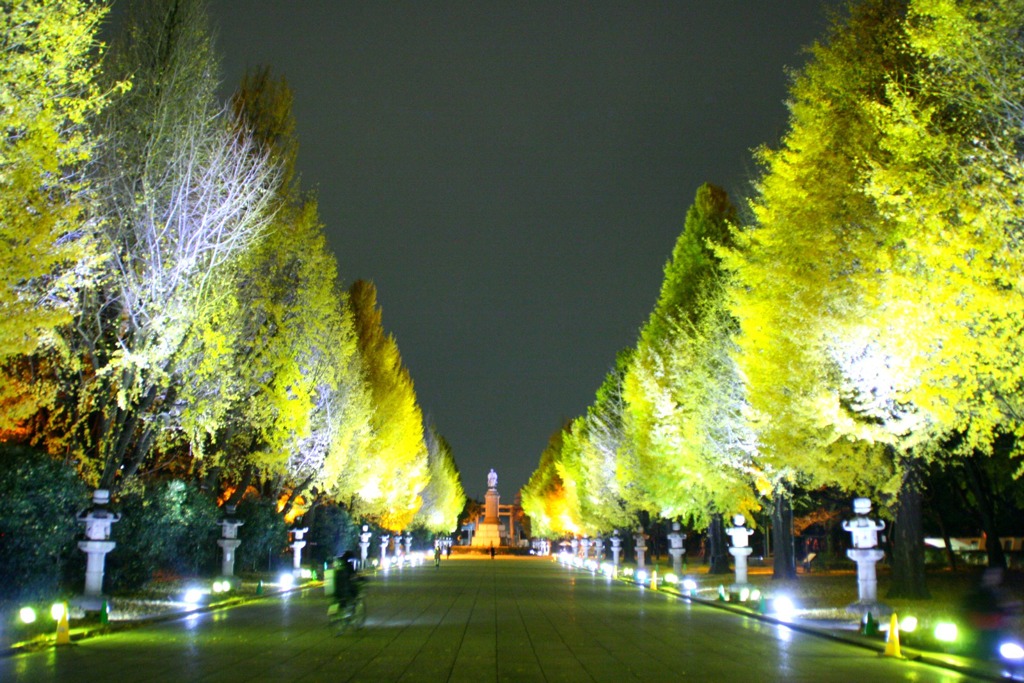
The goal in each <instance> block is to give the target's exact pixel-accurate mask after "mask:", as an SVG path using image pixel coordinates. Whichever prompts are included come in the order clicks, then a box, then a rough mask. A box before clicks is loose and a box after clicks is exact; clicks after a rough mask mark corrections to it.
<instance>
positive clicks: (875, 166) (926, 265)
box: [523, 0, 1024, 597]
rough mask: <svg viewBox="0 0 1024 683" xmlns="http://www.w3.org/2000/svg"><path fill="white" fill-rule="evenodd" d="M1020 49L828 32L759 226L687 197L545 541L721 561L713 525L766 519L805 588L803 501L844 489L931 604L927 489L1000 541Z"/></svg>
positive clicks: (917, 21) (955, 19) (871, 10)
mask: <svg viewBox="0 0 1024 683" xmlns="http://www.w3.org/2000/svg"><path fill="white" fill-rule="evenodd" d="M1022 29H1024V2H1021V1H1020V0H908V1H906V2H892V1H891V0H864V1H862V2H855V3H851V5H850V7H849V11H848V13H847V15H845V16H844V17H841V18H836V19H835V20H834V22H833V26H832V28H831V29H830V32H829V34H828V36H827V39H825V40H824V41H822V42H820V43H817V44H815V45H814V46H813V47H812V48H811V50H810V56H809V60H808V63H807V65H806V66H805V67H804V68H803V69H802V70H801V71H800V72H798V73H795V74H794V76H793V79H792V81H791V86H790V93H789V95H790V96H789V110H790V115H789V124H788V128H787V130H786V132H785V134H784V136H783V137H782V140H781V144H780V145H779V146H778V147H777V148H767V147H765V148H762V149H760V150H759V151H758V152H757V161H758V162H759V164H760V168H761V171H760V173H759V176H758V178H757V180H756V182H755V184H754V187H753V192H752V193H751V196H750V198H749V200H748V201H747V202H746V207H747V209H749V210H748V211H744V212H742V214H741V212H738V211H737V210H736V209H735V208H734V206H733V204H732V203H731V202H730V201H729V199H728V197H727V196H726V193H725V192H724V191H722V190H721V189H719V188H716V187H713V186H711V185H705V186H703V187H701V188H700V189H699V190H698V192H697V196H696V200H695V202H694V204H693V206H692V207H691V208H690V210H689V212H688V214H687V216H686V223H685V227H684V230H683V233H682V234H681V236H680V237H679V240H678V242H677V244H676V247H675V250H674V252H673V255H672V258H671V260H670V261H669V262H668V264H667V265H666V268H665V279H664V283H663V285H662V290H661V294H660V297H659V299H658V303H657V305H656V306H655V309H654V311H653V312H652V314H651V316H650V319H649V320H648V322H647V323H646V324H645V325H644V327H643V329H642V330H641V332H640V335H639V339H638V341H637V344H636V346H635V347H634V348H631V349H629V350H627V351H625V352H623V353H622V354H621V355H620V358H619V359H618V362H617V363H616V365H615V368H614V369H613V370H612V371H611V372H610V373H609V375H608V376H607V378H606V379H605V381H604V383H603V385H602V387H601V389H600V390H599V391H598V393H597V397H596V399H595V401H594V403H593V404H592V406H591V407H590V408H589V409H588V411H587V414H586V415H584V416H581V417H579V418H577V419H575V420H573V421H572V422H571V423H570V424H568V425H566V427H565V428H564V429H563V430H562V431H561V432H560V433H559V434H558V435H556V436H555V437H554V438H553V439H552V441H551V443H550V444H549V446H548V449H547V450H546V451H545V452H544V454H543V455H542V458H541V462H540V466H539V467H538V469H537V471H536V472H535V473H534V475H533V477H532V478H531V480H530V482H529V484H528V486H527V488H526V490H525V491H524V494H523V507H524V509H525V510H526V511H527V513H528V514H530V515H531V517H532V518H533V520H534V523H535V524H537V523H540V524H541V526H542V527H543V528H546V529H548V530H549V531H551V532H555V533H566V532H569V533H573V532H575V533H587V532H589V533H596V532H600V531H607V530H608V529H610V528H611V527H613V526H616V525H630V524H631V520H632V519H634V518H635V515H636V513H637V512H638V511H640V512H645V513H649V514H652V515H656V516H661V517H665V518H680V519H684V520H690V521H691V522H692V523H693V524H694V525H695V526H696V527H698V528H704V527H705V526H707V527H708V528H709V530H710V534H709V536H710V539H711V541H712V543H714V542H715V540H716V536H717V533H718V532H719V531H720V528H721V519H722V515H723V514H731V513H733V512H744V513H751V512H753V511H756V510H758V509H760V508H761V507H762V506H763V505H765V504H766V503H768V504H769V506H770V507H771V509H772V511H773V512H774V514H775V515H776V518H777V520H778V522H779V523H778V524H776V525H774V526H775V527H776V529H775V533H774V534H773V540H774V541H775V556H776V572H777V575H780V574H781V575H792V574H793V573H794V571H795V570H794V567H793V550H792V536H791V535H788V534H786V533H785V531H786V529H787V528H789V526H790V525H788V524H786V523H785V515H786V513H787V512H789V510H790V505H791V500H792V497H793V494H794V491H796V490H814V489H816V488H820V487H832V488H833V489H838V490H841V491H845V492H848V493H851V494H852V493H857V494H860V495H869V496H871V497H873V498H874V499H876V501H879V502H880V503H881V504H882V507H883V510H884V513H887V514H890V515H891V516H892V517H894V518H895V535H894V537H893V543H894V575H893V591H894V593H895V594H897V595H904V596H908V597H924V596H926V595H927V588H926V586H925V581H924V571H923V569H924V566H923V543H922V540H923V539H922V525H921V496H922V493H923V491H924V489H925V485H926V482H927V481H938V480H939V479H942V481H943V482H944V483H943V484H942V485H943V486H948V485H950V482H953V484H952V485H953V486H959V484H960V482H962V483H963V487H964V488H965V489H969V490H970V493H971V495H972V496H973V498H972V499H973V500H974V502H975V503H976V504H977V506H978V508H979V513H980V519H981V523H982V525H983V526H984V527H985V529H984V530H985V531H986V533H987V534H988V536H989V538H991V539H995V538H998V536H999V529H998V525H997V520H996V519H995V516H994V515H993V514H991V512H992V500H991V496H990V495H988V496H987V495H986V492H985V483H986V476H985V475H986V474H988V475H992V473H994V472H999V473H1001V474H1000V475H999V476H1000V477H1001V478H1002V479H1000V481H1005V480H1006V479H1008V478H1009V477H1010V476H1011V474H1013V475H1014V476H1018V475H1020V473H1021V469H1020V467H1012V466H1010V464H1011V463H1013V462H1014V460H1013V459H1014V458H1016V457H1017V456H1018V455H1019V453H1020V448H1019V444H1020V438H1019V437H1020V436H1021V434H1022V429H1024V420H1022V419H1021V418H1022V416H1024V413H1022V410H1021V409H1022V404H1021V399H1022V392H1021V389H1022V384H1021V380H1022V366H1021V364H1020V362H1019V359H1020V354H1021V350H1022V349H1021V332H1022V322H1024V320H1022V318H1024V300H1022V295H1024V288H1022V284H1024V283H1022V282H1021V280H1020V274H1021V273H1022V272H1024V269H1022V266H1024V263H1022V258H1024V251H1022V249H1021V245H1020V239H1021V226H1022V225H1024V222H1022V219H1024V213H1022V212H1024V203H1022V201H1021V198H1022V191H1024V175H1022V172H1024V167H1022V161H1021V159H1022V156H1021V152H1022V142H1024V118H1022V117H1021V113H1022V112H1021V107H1022V106H1024V91H1022V88H1024V80H1022V76H1024V44H1022V43H1021V41H1020V39H1019V37H1020V34H1021V31H1022ZM1018 462H1019V461H1018ZM1014 469H1016V472H1014ZM988 481H989V483H991V476H989V477H988ZM1018 488H1019V487H1018ZM989 546H990V549H991V555H990V561H992V562H996V563H998V562H1002V561H1003V559H1002V557H1001V554H1000V551H999V549H998V547H997V546H998V544H997V543H990V544H989ZM993 546H995V547H993Z"/></svg>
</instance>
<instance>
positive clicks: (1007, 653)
mask: <svg viewBox="0 0 1024 683" xmlns="http://www.w3.org/2000/svg"><path fill="white" fill-rule="evenodd" d="M999 655H1000V656H1001V657H1002V658H1003V659H1013V660H1020V659H1024V647H1021V646H1020V643H1003V644H1002V645H1000V646H999Z"/></svg>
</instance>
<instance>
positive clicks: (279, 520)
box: [235, 496, 288, 572]
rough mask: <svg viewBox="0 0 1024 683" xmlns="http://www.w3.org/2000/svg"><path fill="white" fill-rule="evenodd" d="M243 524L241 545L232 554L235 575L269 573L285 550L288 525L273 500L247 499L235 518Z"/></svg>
mask: <svg viewBox="0 0 1024 683" xmlns="http://www.w3.org/2000/svg"><path fill="white" fill-rule="evenodd" d="M235 516H236V517H238V519H240V520H241V521H242V526H241V528H239V530H238V538H239V540H241V544H239V546H238V550H237V551H236V553H235V557H236V562H237V564H236V565H235V568H236V570H237V571H248V572H257V571H271V570H273V569H276V568H277V566H278V564H279V560H280V559H281V557H282V556H283V555H284V554H285V551H286V550H287V549H288V525H287V523H285V521H284V518H283V517H282V516H281V515H280V514H279V513H278V511H277V504H276V503H275V502H274V501H272V500H267V499H264V498H256V497H252V496H246V497H245V498H243V499H242V502H241V503H239V505H238V511H237V514H236V515H235Z"/></svg>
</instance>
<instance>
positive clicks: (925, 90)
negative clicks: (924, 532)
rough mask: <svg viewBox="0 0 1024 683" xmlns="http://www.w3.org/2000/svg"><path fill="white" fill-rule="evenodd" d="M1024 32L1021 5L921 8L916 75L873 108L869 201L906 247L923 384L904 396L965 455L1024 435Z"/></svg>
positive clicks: (910, 314) (913, 32) (907, 309)
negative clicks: (954, 438)
mask: <svg viewBox="0 0 1024 683" xmlns="http://www.w3.org/2000/svg"><path fill="white" fill-rule="evenodd" d="M1022 30H1024V2H1021V1H1020V0H999V1H996V2H991V1H988V0H986V1H984V2H981V1H979V0H967V1H957V2H953V1H952V0H913V2H911V4H910V9H909V13H908V21H907V43H908V45H909V47H910V49H911V50H912V53H913V54H914V56H915V57H916V58H917V59H918V60H919V62H920V63H921V68H920V69H919V73H918V76H917V78H916V79H915V80H914V81H913V82H912V83H907V82H906V81H904V80H899V79H895V78H894V79H891V81H890V83H889V84H888V88H887V92H886V95H887V96H886V98H885V99H884V100H883V101H880V102H878V103H877V104H876V105H875V107H874V108H873V110H872V111H873V113H874V114H875V122H876V124H877V126H878V129H879V132H880V134H881V136H882V141H881V148H882V152H883V154H881V155H880V156H879V157H878V158H877V159H875V160H874V163H873V164H872V166H871V168H870V172H869V174H868V178H867V183H866V185H867V188H866V192H867V194H868V196H870V197H871V198H873V199H874V200H875V201H876V202H877V203H878V206H879V210H880V211H881V212H882V213H883V214H884V215H885V216H886V217H887V218H888V219H889V220H891V221H892V222H893V224H894V226H895V227H894V230H895V233H896V234H897V235H898V237H899V240H900V245H901V246H902V247H903V249H902V252H901V255H900V256H901V258H900V259H899V261H898V262H897V263H896V268H897V272H896V277H897V278H898V280H897V282H896V286H897V287H898V292H899V299H900V306H901V308H900V309H898V313H899V314H900V315H901V316H902V317H903V318H904V319H908V320H910V321H911V323H910V330H909V331H908V333H906V334H905V335H903V339H905V340H907V343H904V344H902V345H901V347H900V351H902V353H903V358H904V359H905V360H904V362H905V363H906V364H907V365H910V366H911V367H912V368H913V369H914V370H915V372H916V374H917V375H918V376H919V381H918V382H916V383H915V384H914V385H913V386H912V387H911V390H910V391H909V392H908V400H909V401H910V402H912V403H913V404H914V405H915V406H917V407H918V408H919V409H920V410H922V411H924V412H926V413H927V414H928V415H930V416H931V417H932V419H933V420H934V421H935V422H936V423H937V424H939V425H941V427H942V430H943V431H944V432H950V431H955V432H956V433H958V435H959V437H960V438H959V439H958V442H959V443H960V448H961V449H962V450H963V451H964V452H966V453H970V452H971V451H973V450H977V451H979V452H982V453H988V452H991V450H992V447H993V441H994V439H995V438H996V437H997V436H998V435H999V434H1000V433H1016V434H1017V436H1018V437H1019V436H1022V435H1024V431H1022V428H1024V421H1022V419H1021V417H1022V411H1021V409H1022V407H1024V406H1022V405H1021V401H1020V396H1021V389H1022V388H1024V366H1022V365H1021V363H1020V357H1021V354H1022V352H1024V345H1022V341H1021V337H1020V334H1019V332H1020V330H1021V328H1022V325H1024V252H1022V250H1021V249H1020V226H1021V225H1022V223H1024V203H1022V202H1021V197H1022V195H1024V162H1022V161H1021V159H1022V156H1021V140H1022V139H1024V46H1022V45H1021V42H1020V33H1021V31H1022ZM1017 442H1018V444H1019V443H1020V442H1021V441H1020V439H1019V438H1018V439H1017Z"/></svg>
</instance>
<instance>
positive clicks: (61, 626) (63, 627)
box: [57, 602, 71, 645]
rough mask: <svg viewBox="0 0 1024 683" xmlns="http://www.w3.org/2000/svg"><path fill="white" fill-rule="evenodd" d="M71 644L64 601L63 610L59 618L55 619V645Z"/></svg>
mask: <svg viewBox="0 0 1024 683" xmlns="http://www.w3.org/2000/svg"><path fill="white" fill-rule="evenodd" d="M70 644H71V627H70V626H69V625H68V604H67V603H66V602H65V603H64V610H63V611H62V612H61V615H60V619H58V620H57V645H70Z"/></svg>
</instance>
